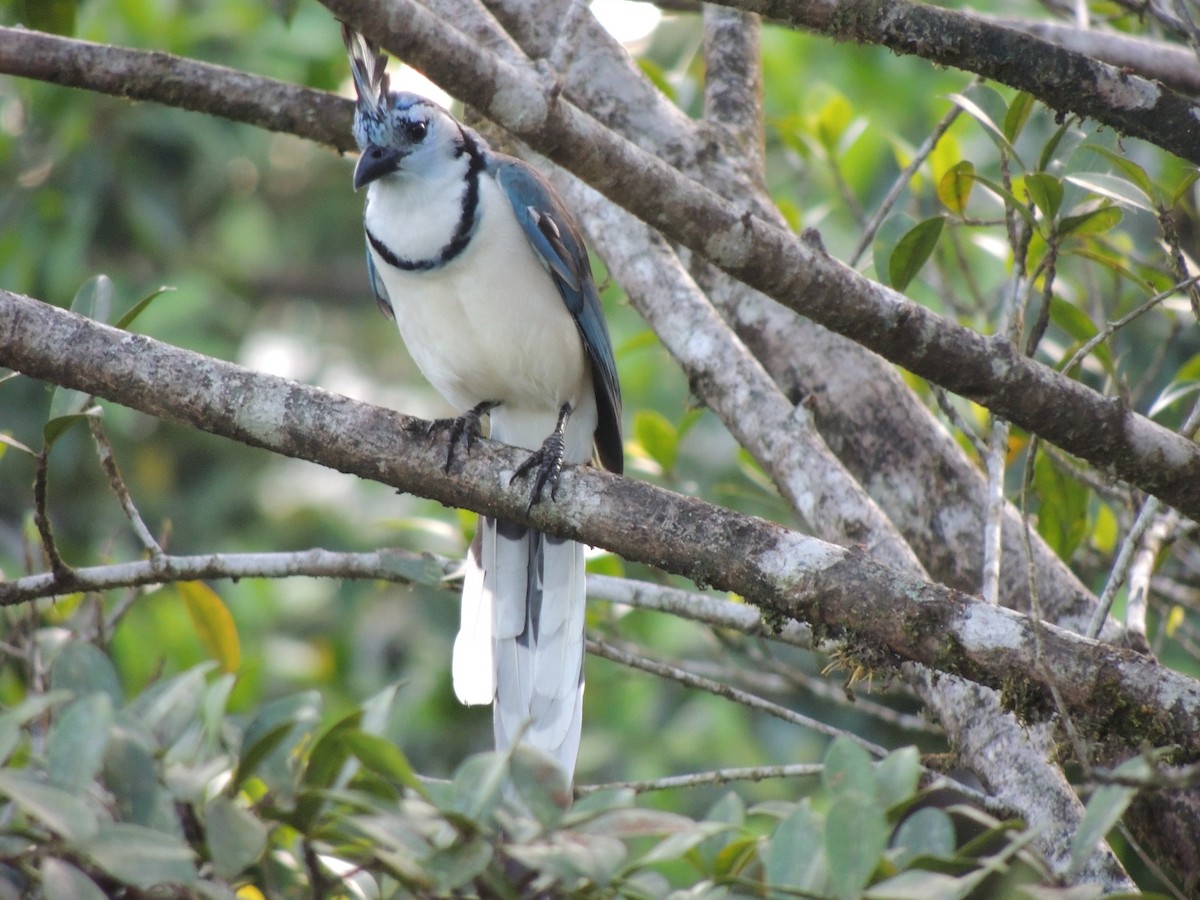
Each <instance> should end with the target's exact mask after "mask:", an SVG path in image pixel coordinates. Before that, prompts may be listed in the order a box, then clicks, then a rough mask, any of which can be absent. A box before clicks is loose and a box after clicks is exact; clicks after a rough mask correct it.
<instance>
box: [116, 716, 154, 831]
mask: <svg viewBox="0 0 1200 900" xmlns="http://www.w3.org/2000/svg"><path fill="white" fill-rule="evenodd" d="M103 777H104V786H105V787H107V788H108V790H109V792H110V793H111V794H112V795H113V799H114V800H116V802H117V813H118V815H119V817H120V819H121V820H122V821H125V822H133V823H135V824H138V825H149V824H150V822H151V820H152V819H153V818H154V811H155V806H156V805H157V803H158V772H157V770H156V769H155V766H154V759H153V758H152V757H151V755H150V752H149V751H148V750H147V749H146V747H145V746H143V744H142V742H141V740H140V739H139V738H138V736H137V735H136V734H134V733H133V732H131V731H130V730H129V729H128V728H123V727H117V728H114V729H113V732H112V735H111V736H110V737H109V740H108V748H107V752H106V753H105V754H104V773H103Z"/></svg>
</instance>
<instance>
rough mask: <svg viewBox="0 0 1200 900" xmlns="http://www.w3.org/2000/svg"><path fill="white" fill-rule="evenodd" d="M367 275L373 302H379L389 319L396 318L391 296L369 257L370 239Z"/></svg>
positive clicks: (369, 249)
mask: <svg viewBox="0 0 1200 900" xmlns="http://www.w3.org/2000/svg"><path fill="white" fill-rule="evenodd" d="M367 275H368V276H369V277H370V279H371V290H372V292H374V294H375V302H376V303H378V304H379V309H380V311H381V312H382V313H383V314H384V315H385V316H387V317H388V318H389V319H394V318H396V314H395V312H393V311H392V298H391V297H389V296H388V292H387V288H386V287H385V286H384V284H383V279H382V278H380V277H379V273H378V272H377V271H376V270H375V260H373V259H371V243H370V241H368V242H367Z"/></svg>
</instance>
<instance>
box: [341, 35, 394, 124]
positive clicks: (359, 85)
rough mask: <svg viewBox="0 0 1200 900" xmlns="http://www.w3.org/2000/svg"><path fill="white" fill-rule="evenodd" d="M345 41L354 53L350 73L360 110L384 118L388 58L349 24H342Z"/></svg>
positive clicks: (351, 55) (348, 48) (352, 53)
mask: <svg viewBox="0 0 1200 900" xmlns="http://www.w3.org/2000/svg"><path fill="white" fill-rule="evenodd" d="M342 40H343V41H344V42H345V44H346V52H347V53H349V54H350V74H351V75H352V76H354V90H355V92H357V94H358V104H359V108H360V109H363V110H364V111H368V110H369V111H370V112H371V113H373V114H374V115H375V116H377V117H379V118H382V117H383V115H384V112H385V111H386V109H387V98H388V76H387V56H385V55H384V54H383V53H382V52H381V51H380V49H379V47H378V45H376V44H373V43H372V42H371V41H369V40H367V38H366V36H365V35H362V34H359V33H358V32H357V31H355V30H354V29H353V28H351V27H350V26H349V25H347V24H346V23H345V22H343V23H342Z"/></svg>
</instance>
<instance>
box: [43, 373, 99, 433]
mask: <svg viewBox="0 0 1200 900" xmlns="http://www.w3.org/2000/svg"><path fill="white" fill-rule="evenodd" d="M60 396H61V397H65V398H67V400H68V401H69V402H75V401H79V402H83V403H86V402H87V401H88V400H90V399H91V397H90V396H88V395H87V394H84V393H83V392H82V391H68V390H67V389H66V388H55V391H54V399H57V398H58V397H60ZM53 405H54V404H53V401H52V402H51V408H53ZM102 416H103V411H102V410H101V409H100V407H98V406H93V407H92V408H91V409H88V410H85V411H84V412H78V413H66V414H64V415H61V416H54V417H53V418H50V419H47V420H46V424H45V425H43V426H42V440H43V441H44V442H45V444H46V446H47V447H50V446H53V444H54V442H55V441H57V440H58V439H59V438H60V437H62V436H63V435H64V434H66V433H67V432H68V431H70V430H71V428H72V427H73V426H75V425H79V424H81V423H84V422H87V421H88V420H89V419H99V418H101V417H102Z"/></svg>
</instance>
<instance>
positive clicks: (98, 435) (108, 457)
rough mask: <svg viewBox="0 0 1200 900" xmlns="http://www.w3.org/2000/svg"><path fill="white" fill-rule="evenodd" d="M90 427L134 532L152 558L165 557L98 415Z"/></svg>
mask: <svg viewBox="0 0 1200 900" xmlns="http://www.w3.org/2000/svg"><path fill="white" fill-rule="evenodd" d="M88 427H89V428H90V429H91V432H92V440H94V441H95V442H96V452H97V453H98V454H99V456H100V465H101V466H103V468H104V472H105V474H107V475H108V483H109V485H110V486H111V487H112V489H113V493H115V494H116V495H117V500H118V501H120V503H121V509H122V510H124V512H125V517H126V518H127V519H129V524H130V525H131V526H133V532H134V534H136V535H137V537H138V540H139V541H141V542H142V546H143V547H145V548H146V550H147V551H148V552H149V553H150V558H151V559H152V560H155V561H159V560H161V559H162V558H163V549H162V547H160V546H159V544H158V541H156V540H155V539H154V535H152V534H151V533H150V529H149V528H147V527H146V523H145V522H144V521H142V515H141V513H139V512H138V509H137V506H136V505H135V504H134V502H133V496H132V495H131V494H130V493H129V488H128V487H126V485H125V479H124V478H123V477H121V470H120V469H119V468H118V467H117V460H116V457H115V456H114V455H113V448H112V444H111V443H110V442H109V440H108V435H107V434H105V432H104V425H103V424H102V423H101V421H100V418H99V417H98V416H92V417H90V418H89V419H88Z"/></svg>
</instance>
